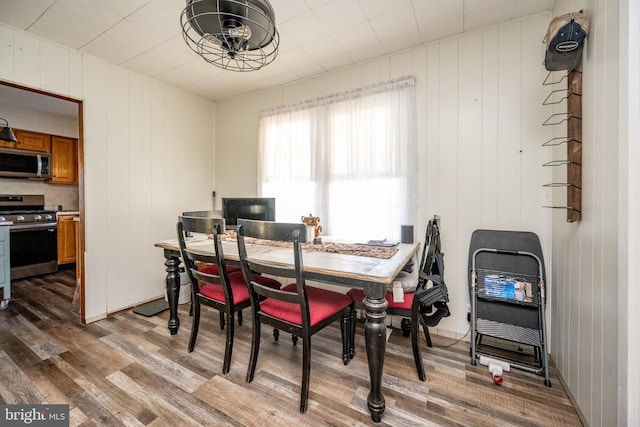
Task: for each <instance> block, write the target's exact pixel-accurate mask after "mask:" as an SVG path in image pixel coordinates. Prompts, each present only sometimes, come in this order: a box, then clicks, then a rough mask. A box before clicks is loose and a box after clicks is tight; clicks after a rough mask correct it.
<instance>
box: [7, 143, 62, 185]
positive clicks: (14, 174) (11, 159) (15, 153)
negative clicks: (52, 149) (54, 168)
mask: <svg viewBox="0 0 640 427" xmlns="http://www.w3.org/2000/svg"><path fill="white" fill-rule="evenodd" d="M0 178H31V179H49V178H51V154H49V153H41V152H39V151H27V150H15V149H12V148H0Z"/></svg>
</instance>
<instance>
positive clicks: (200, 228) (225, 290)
mask: <svg viewBox="0 0 640 427" xmlns="http://www.w3.org/2000/svg"><path fill="white" fill-rule="evenodd" d="M220 226H221V224H220V223H219V219H217V218H202V217H188V216H181V217H179V220H178V223H177V233H178V243H179V245H180V251H181V253H182V260H183V262H184V264H185V267H186V270H187V274H188V276H189V279H190V280H191V285H192V291H191V295H192V298H191V301H192V304H193V305H192V308H193V326H192V328H191V338H190V340H189V352H192V351H193V349H194V347H195V344H196V339H197V337H198V328H199V325H200V304H205V305H207V306H210V307H213V308H215V309H217V310H218V311H219V312H220V314H221V316H223V317H224V319H226V324H227V331H226V344H225V354H224V363H223V367H222V373H224V374H226V373H227V372H229V368H230V366H231V353H232V352H233V335H234V315H235V313H236V312H238V313H241V312H242V309H244V308H247V307H249V306H250V305H251V300H250V298H249V289H248V288H247V285H246V283H245V281H244V277H243V275H242V273H241V272H240V271H235V272H233V273H229V268H227V265H226V262H225V259H224V252H223V249H222V239H221V236H220V231H221V229H220ZM189 233H202V234H210V235H212V239H211V247H210V248H203V247H202V246H199V247H198V249H199V250H198V251H195V250H192V249H189V247H188V246H187V244H186V240H185V237H186V236H187V235H188V234H189ZM203 249H210V250H204V251H203ZM198 263H206V264H208V265H215V266H216V268H215V269H213V268H204V269H200V270H199V269H198V268H197V264H198ZM221 271H222V272H223V273H222V274H220V273H219V272H221ZM254 280H257V281H259V282H260V283H261V284H262V285H263V286H267V287H272V288H280V287H281V283H280V282H278V281H277V280H274V279H270V278H267V277H256V278H254ZM224 323H225V322H221V326H222V327H224Z"/></svg>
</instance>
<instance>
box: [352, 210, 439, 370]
mask: <svg viewBox="0 0 640 427" xmlns="http://www.w3.org/2000/svg"><path fill="white" fill-rule="evenodd" d="M443 277H444V260H443V254H442V252H441V251H440V217H439V216H437V215H436V216H434V217H433V218H432V219H430V220H429V222H428V224H427V232H426V237H425V242H424V246H423V248H422V255H421V259H420V270H419V271H418V277H416V278H415V280H416V282H417V284H416V288H415V291H413V292H407V293H405V294H404V301H402V302H396V301H394V298H393V292H387V293H386V295H385V299H386V300H387V303H388V304H389V306H388V307H387V310H386V311H387V314H389V315H392V316H400V317H405V318H410V319H411V345H412V347H413V359H414V362H415V365H416V371H417V373H418V378H420V381H424V380H425V379H426V376H425V373H424V366H423V365H422V355H421V354H420V346H419V339H418V332H419V329H420V326H419V325H422V330H423V332H424V337H425V340H426V341H427V345H428V346H429V347H431V346H432V344H431V336H430V335H429V328H430V327H434V326H436V325H437V324H438V323H439V322H440V320H441V319H442V318H443V317H447V316H449V314H450V313H449V308H448V307H447V302H448V293H447V288H446V285H445V283H444V279H443ZM429 283H431V284H432V286H429ZM347 295H349V296H351V298H353V300H354V301H356V308H358V309H364V304H363V303H362V300H363V299H364V292H363V291H362V289H351V290H349V292H347Z"/></svg>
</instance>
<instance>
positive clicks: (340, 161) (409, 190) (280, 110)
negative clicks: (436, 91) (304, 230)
mask: <svg viewBox="0 0 640 427" xmlns="http://www.w3.org/2000/svg"><path fill="white" fill-rule="evenodd" d="M416 158H417V143H416V123H415V79H414V78H413V77H407V78H403V79H399V80H394V81H390V82H386V83H383V84H380V85H376V86H372V87H367V88H362V89H357V90H354V91H350V92H345V93H341V94H337V95H332V96H329V97H325V98H321V99H317V100H313V101H308V102H304V103H301V104H296V105H291V106H284V107H277V108H274V109H272V110H268V111H264V112H262V113H261V115H260V122H259V143H258V191H259V194H260V195H261V196H262V197H275V198H276V216H277V219H278V220H279V221H292V222H294V221H295V222H298V221H300V218H301V217H302V216H306V215H309V214H313V215H314V216H319V217H320V219H321V225H322V226H323V235H332V236H335V237H339V238H341V239H344V240H347V241H366V240H370V239H376V240H380V239H385V238H386V239H389V240H399V237H400V225H401V224H415V220H416V218H415V217H416V209H417V193H418V191H417V187H416V175H417V161H416Z"/></svg>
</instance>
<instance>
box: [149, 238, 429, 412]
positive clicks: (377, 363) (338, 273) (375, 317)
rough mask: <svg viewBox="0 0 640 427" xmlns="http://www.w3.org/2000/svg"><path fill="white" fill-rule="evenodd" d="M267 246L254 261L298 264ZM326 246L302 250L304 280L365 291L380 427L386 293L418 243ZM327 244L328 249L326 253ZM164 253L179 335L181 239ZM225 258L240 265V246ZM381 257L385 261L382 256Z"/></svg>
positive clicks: (205, 241) (199, 244)
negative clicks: (179, 244)
mask: <svg viewBox="0 0 640 427" xmlns="http://www.w3.org/2000/svg"><path fill="white" fill-rule="evenodd" d="M264 243H267V242H263V243H249V244H247V250H248V252H250V254H251V257H252V258H255V259H259V260H261V261H268V262H270V263H274V264H275V265H288V266H290V265H293V250H292V249H291V248H288V247H282V246H277V245H270V244H264ZM319 244H320V245H323V247H319V246H316V245H314V244H306V246H304V247H303V259H304V273H305V279H306V280H308V281H315V282H321V283H327V284H331V285H339V286H343V287H345V288H360V289H362V290H363V292H364V295H365V296H364V300H363V305H364V307H365V324H364V337H365V348H366V353H367V361H368V365H369V376H370V391H369V395H368V397H367V406H368V408H369V411H370V413H371V419H372V420H373V421H374V422H380V421H381V419H382V414H383V412H384V410H385V400H384V396H383V394H382V375H383V366H384V355H385V351H386V344H387V327H386V324H385V318H386V316H387V314H386V309H387V306H388V303H387V300H386V299H385V294H386V292H387V287H389V288H390V287H391V286H392V285H393V280H394V278H395V277H396V276H397V275H398V273H400V271H401V270H402V269H403V268H404V267H405V266H406V265H407V264H409V263H410V262H411V261H412V258H413V257H414V255H415V254H416V252H417V250H418V247H419V243H417V242H416V243H398V244H395V245H384V247H382V246H375V245H363V244H359V245H349V244H333V245H331V244H329V243H327V244H325V243H319ZM325 245H326V248H325ZM155 246H156V247H158V248H161V249H163V250H164V258H165V262H164V265H165V270H166V292H167V301H168V304H169V321H168V328H169V331H170V333H171V334H172V335H174V334H177V333H178V329H179V327H180V320H179V318H178V298H179V292H180V262H181V261H180V258H181V255H180V248H179V246H178V241H177V239H171V240H165V241H161V242H158V243H156V244H155ZM187 246H188V247H189V248H191V249H193V250H197V251H202V252H204V253H206V252H207V251H209V252H212V251H214V249H213V241H212V240H211V239H209V238H208V237H207V236H194V237H191V238H189V239H188V241H187ZM222 246H223V250H224V258H225V261H226V263H227V264H228V265H238V266H239V265H240V264H239V262H240V257H239V255H238V246H237V242H235V241H234V240H233V239H223V242H222ZM381 254H382V255H383V256H381Z"/></svg>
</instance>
